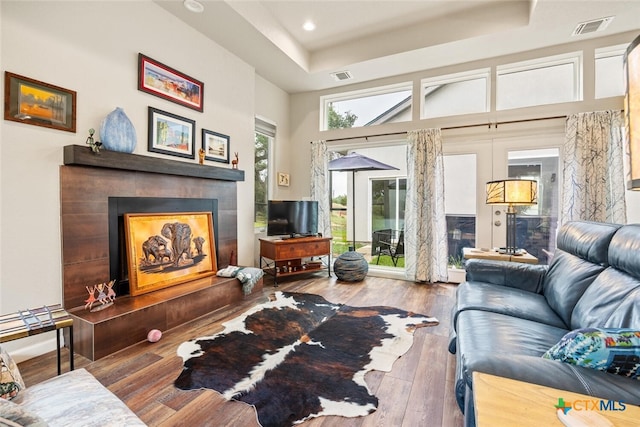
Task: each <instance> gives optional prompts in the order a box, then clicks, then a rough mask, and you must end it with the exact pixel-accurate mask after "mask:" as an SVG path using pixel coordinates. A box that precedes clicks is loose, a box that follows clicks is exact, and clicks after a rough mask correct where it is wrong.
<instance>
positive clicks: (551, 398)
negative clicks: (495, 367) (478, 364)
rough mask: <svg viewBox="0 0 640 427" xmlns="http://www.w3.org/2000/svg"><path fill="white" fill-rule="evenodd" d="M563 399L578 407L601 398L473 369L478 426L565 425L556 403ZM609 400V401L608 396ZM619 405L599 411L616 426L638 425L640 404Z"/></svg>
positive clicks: (523, 426)
mask: <svg viewBox="0 0 640 427" xmlns="http://www.w3.org/2000/svg"><path fill="white" fill-rule="evenodd" d="M609 375H614V374H609ZM560 399H562V400H561V401H562V402H565V403H566V404H567V405H570V404H571V403H575V404H576V409H571V410H576V411H579V410H585V409H586V408H588V406H586V403H585V401H588V402H593V401H597V402H598V407H599V401H600V400H601V399H599V398H597V397H593V396H586V395H583V394H579V393H574V392H571V391H566V390H558V389H555V388H551V387H545V386H542V385H538V384H531V383H526V382H523V381H517V380H514V379H510V378H503V377H498V376H495V375H489V374H485V373H482V372H474V373H473V404H474V406H475V415H476V426H477V427H493V426H518V427H538V426H558V427H562V426H563V424H562V422H561V421H560V420H558V416H557V415H556V411H557V408H556V405H558V404H559V403H560V402H561V401H560ZM605 403H609V402H608V401H606V400H605ZM578 405H579V406H578ZM615 405H616V407H617V408H618V410H605V411H598V414H599V415H601V416H603V417H605V418H607V419H608V420H609V421H610V422H611V423H612V424H613V425H615V426H616V427H627V426H628V427H632V426H634V427H636V426H637V425H638V420H639V419H640V407H637V406H634V405H630V404H626V405H625V409H624V410H621V409H622V408H621V407H620V405H619V403H618V402H615ZM609 408H611V406H609Z"/></svg>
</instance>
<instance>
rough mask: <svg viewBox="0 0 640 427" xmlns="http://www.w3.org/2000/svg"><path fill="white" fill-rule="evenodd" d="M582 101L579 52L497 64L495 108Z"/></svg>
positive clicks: (504, 108) (502, 108) (580, 54)
mask: <svg viewBox="0 0 640 427" xmlns="http://www.w3.org/2000/svg"><path fill="white" fill-rule="evenodd" d="M581 100H582V52H573V53H570V54H566V55H558V56H553V57H546V58H539V59H535V60H532V61H525V62H518V63H513V64H505V65H500V66H498V67H497V68H496V109H497V110H509V109H513V108H522V107H532V106H536V105H548V104H557V103H561V102H573V101H581Z"/></svg>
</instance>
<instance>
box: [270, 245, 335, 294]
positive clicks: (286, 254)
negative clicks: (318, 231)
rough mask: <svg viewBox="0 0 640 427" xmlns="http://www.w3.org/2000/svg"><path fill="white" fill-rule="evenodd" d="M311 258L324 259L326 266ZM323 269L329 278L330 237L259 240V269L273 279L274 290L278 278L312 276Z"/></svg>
mask: <svg viewBox="0 0 640 427" xmlns="http://www.w3.org/2000/svg"><path fill="white" fill-rule="evenodd" d="M313 257H319V258H322V257H326V264H325V262H323V261H321V260H317V261H314V260H313ZM307 258H308V259H307ZM325 265H326V267H327V274H328V275H329V276H331V237H291V238H286V239H282V238H268V239H260V268H262V269H263V270H264V272H265V273H267V274H269V275H271V276H273V283H274V285H275V286H278V277H285V276H291V275H296V274H303V273H312V272H314V271H318V270H321V269H323V268H324V267H325Z"/></svg>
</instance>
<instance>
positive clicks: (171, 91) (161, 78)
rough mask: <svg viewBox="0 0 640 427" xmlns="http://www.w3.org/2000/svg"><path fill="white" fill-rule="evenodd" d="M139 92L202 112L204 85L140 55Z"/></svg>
mask: <svg viewBox="0 0 640 427" xmlns="http://www.w3.org/2000/svg"><path fill="white" fill-rule="evenodd" d="M138 90H141V91H142V92H147V93H150V94H152V95H155V96H157V97H160V98H164V99H168V100H169V101H172V102H175V103H176V104H180V105H184V106H185V107H188V108H192V109H194V110H197V111H200V112H202V111H203V109H204V104H203V101H204V83H202V82H201V81H200V80H196V79H194V78H193V77H190V76H188V75H186V74H184V73H181V72H180V71H178V70H176V69H174V68H171V67H169V66H168V65H164V64H163V63H161V62H158V61H156V60H154V59H151V58H149V57H148V56H146V55H143V54H141V53H139V54H138Z"/></svg>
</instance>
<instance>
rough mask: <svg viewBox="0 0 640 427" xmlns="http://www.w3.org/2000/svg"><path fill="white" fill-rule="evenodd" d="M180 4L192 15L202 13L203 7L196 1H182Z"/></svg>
mask: <svg viewBox="0 0 640 427" xmlns="http://www.w3.org/2000/svg"><path fill="white" fill-rule="evenodd" d="M182 4H183V5H184V7H185V8H187V10H188V11H190V12H193V13H202V12H204V5H203V4H202V3H200V2H199V1H198V0H184V2H183V3H182Z"/></svg>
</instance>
